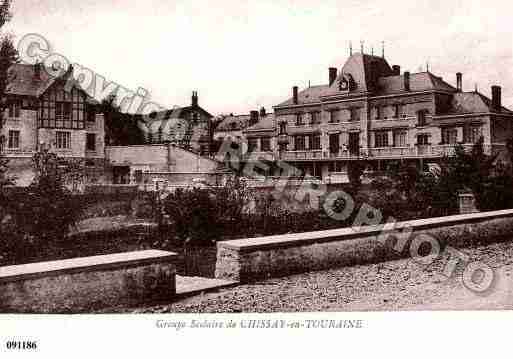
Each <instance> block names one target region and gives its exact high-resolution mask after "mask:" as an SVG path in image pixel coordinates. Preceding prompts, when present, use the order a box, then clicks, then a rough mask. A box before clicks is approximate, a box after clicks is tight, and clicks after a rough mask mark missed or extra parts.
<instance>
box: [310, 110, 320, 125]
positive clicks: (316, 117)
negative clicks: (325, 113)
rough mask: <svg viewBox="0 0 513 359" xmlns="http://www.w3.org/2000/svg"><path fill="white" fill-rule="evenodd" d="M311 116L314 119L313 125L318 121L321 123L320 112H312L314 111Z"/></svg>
mask: <svg viewBox="0 0 513 359" xmlns="http://www.w3.org/2000/svg"><path fill="white" fill-rule="evenodd" d="M310 118H311V119H312V125H316V124H318V123H321V121H320V116H319V112H312V113H310Z"/></svg>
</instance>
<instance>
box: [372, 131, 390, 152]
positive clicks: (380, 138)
mask: <svg viewBox="0 0 513 359" xmlns="http://www.w3.org/2000/svg"><path fill="white" fill-rule="evenodd" d="M374 147H377V148H379V147H388V131H376V132H374Z"/></svg>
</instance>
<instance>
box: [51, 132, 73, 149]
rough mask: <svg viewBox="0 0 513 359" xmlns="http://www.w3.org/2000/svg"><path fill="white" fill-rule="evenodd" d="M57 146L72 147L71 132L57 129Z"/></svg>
mask: <svg viewBox="0 0 513 359" xmlns="http://www.w3.org/2000/svg"><path fill="white" fill-rule="evenodd" d="M55 147H57V148H59V149H70V148H71V132H64V131H57V132H55Z"/></svg>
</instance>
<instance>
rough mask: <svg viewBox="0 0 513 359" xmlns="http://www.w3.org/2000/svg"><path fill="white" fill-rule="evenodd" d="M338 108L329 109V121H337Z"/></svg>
mask: <svg viewBox="0 0 513 359" xmlns="http://www.w3.org/2000/svg"><path fill="white" fill-rule="evenodd" d="M338 112H339V111H338V110H331V111H330V123H336V122H338Z"/></svg>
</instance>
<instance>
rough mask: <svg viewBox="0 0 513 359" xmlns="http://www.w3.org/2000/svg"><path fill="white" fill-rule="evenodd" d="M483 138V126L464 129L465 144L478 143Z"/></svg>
mask: <svg viewBox="0 0 513 359" xmlns="http://www.w3.org/2000/svg"><path fill="white" fill-rule="evenodd" d="M480 137H481V126H465V127H463V141H464V142H465V143H476V142H477V141H478V140H479V138H480Z"/></svg>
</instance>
